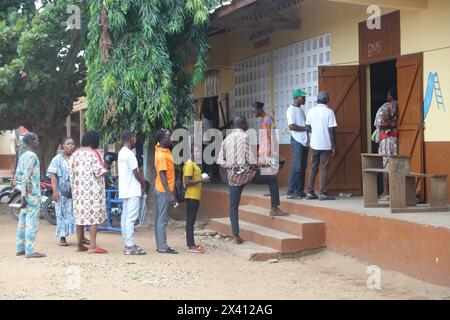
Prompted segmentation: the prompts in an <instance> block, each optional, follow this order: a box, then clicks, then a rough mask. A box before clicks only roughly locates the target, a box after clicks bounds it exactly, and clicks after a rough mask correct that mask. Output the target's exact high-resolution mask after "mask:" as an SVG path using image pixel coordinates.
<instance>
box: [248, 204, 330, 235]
mask: <svg viewBox="0 0 450 320" xmlns="http://www.w3.org/2000/svg"><path fill="white" fill-rule="evenodd" d="M239 219H241V220H243V221H247V222H250V223H253V224H258V225H261V226H264V227H266V228H270V229H275V230H278V231H282V232H286V233H290V234H294V235H296V236H299V237H301V238H304V239H306V240H308V241H312V242H314V243H318V244H325V223H324V222H323V221H319V220H314V219H311V218H307V217H302V216H298V215H295V214H290V215H289V216H286V217H271V216H270V210H269V209H266V208H262V207H256V206H252V205H247V206H241V207H240V209H239Z"/></svg>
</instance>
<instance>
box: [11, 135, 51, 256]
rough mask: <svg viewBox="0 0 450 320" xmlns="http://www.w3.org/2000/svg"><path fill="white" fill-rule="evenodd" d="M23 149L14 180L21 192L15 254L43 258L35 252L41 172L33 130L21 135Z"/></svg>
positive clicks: (36, 137)
mask: <svg viewBox="0 0 450 320" xmlns="http://www.w3.org/2000/svg"><path fill="white" fill-rule="evenodd" d="M23 142H24V144H25V149H24V152H23V153H22V155H21V156H20V158H19V161H18V163H17V170H16V175H15V181H16V182H17V185H18V187H19V188H20V191H21V192H22V202H21V210H20V215H19V222H18V227H17V245H16V256H25V257H26V258H44V257H45V254H43V253H39V252H36V251H35V250H34V247H35V245H36V234H37V231H38V227H39V219H40V216H41V214H40V213H41V187H40V182H41V172H40V164H39V159H38V156H37V155H36V152H37V149H38V148H39V138H38V136H37V135H36V134H35V133H33V132H28V133H27V134H25V136H24V137H23Z"/></svg>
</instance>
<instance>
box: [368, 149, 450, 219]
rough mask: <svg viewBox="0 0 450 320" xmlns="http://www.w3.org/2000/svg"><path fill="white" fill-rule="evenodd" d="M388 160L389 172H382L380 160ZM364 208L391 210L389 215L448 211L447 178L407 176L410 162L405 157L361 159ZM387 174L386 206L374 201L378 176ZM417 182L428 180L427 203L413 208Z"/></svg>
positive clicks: (375, 155)
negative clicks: (428, 195)
mask: <svg viewBox="0 0 450 320" xmlns="http://www.w3.org/2000/svg"><path fill="white" fill-rule="evenodd" d="M385 157H388V158H389V170H387V169H384V168H383V158H385ZM362 162H363V165H362V168H363V188H364V190H363V191H364V192H363V194H364V206H365V207H366V208H379V207H391V212H392V213H404V212H446V211H448V205H447V203H448V195H447V177H448V176H447V175H433V174H423V173H414V172H410V163H411V159H410V158H409V157H406V156H385V155H377V154H363V155H362ZM386 173H387V174H389V189H390V191H391V192H390V202H389V203H380V202H379V201H378V175H379V174H386ZM418 179H430V186H431V188H430V203H429V205H428V206H417V198H416V189H417V183H418Z"/></svg>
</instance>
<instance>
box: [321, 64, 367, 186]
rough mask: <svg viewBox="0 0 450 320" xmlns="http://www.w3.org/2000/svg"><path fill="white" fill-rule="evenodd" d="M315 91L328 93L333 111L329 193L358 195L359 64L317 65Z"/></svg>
mask: <svg viewBox="0 0 450 320" xmlns="http://www.w3.org/2000/svg"><path fill="white" fill-rule="evenodd" d="M319 90H325V91H327V92H328V93H329V94H330V99H331V100H330V103H329V106H330V107H331V108H332V109H333V110H334V112H335V114H336V120H337V124H338V128H337V130H336V133H337V134H336V149H337V156H336V158H334V159H332V161H331V164H330V170H329V173H328V189H329V191H330V194H337V193H341V192H344V193H352V194H353V195H361V194H362V173H361V170H362V169H361V167H362V165H361V153H362V137H363V134H362V130H361V83H360V68H359V66H339V67H320V69H319Z"/></svg>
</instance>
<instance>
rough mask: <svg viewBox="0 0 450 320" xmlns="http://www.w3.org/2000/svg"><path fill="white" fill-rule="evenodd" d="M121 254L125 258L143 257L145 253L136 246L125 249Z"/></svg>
mask: <svg viewBox="0 0 450 320" xmlns="http://www.w3.org/2000/svg"><path fill="white" fill-rule="evenodd" d="M123 253H124V254H125V255H126V256H143V255H144V254H145V251H144V250H142V249H141V248H139V247H138V246H133V247H131V248H125V250H123Z"/></svg>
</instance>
